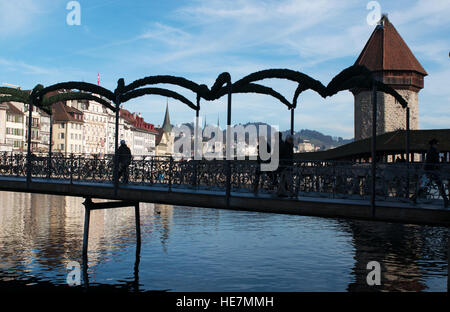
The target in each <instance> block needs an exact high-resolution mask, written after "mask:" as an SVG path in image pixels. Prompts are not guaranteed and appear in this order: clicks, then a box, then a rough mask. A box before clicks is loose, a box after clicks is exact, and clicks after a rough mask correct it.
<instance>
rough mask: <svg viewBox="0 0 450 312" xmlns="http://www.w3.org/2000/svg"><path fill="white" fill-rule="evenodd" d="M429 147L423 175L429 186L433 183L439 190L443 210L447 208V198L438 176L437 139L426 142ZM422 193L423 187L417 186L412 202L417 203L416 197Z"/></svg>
mask: <svg viewBox="0 0 450 312" xmlns="http://www.w3.org/2000/svg"><path fill="white" fill-rule="evenodd" d="M428 144H429V145H430V148H429V149H428V152H427V156H426V159H425V166H424V169H425V175H426V177H427V178H428V180H429V184H431V183H432V182H435V183H436V185H437V186H438V188H439V193H440V194H441V196H442V198H443V199H444V206H445V208H447V207H448V198H447V195H446V194H445V189H444V185H443V184H442V181H441V178H440V175H439V150H438V145H439V141H438V140H437V139H432V140H431V141H430V142H428ZM423 191H424V187H423V186H422V185H418V187H417V191H416V194H414V196H413V197H412V200H413V201H414V203H416V201H417V197H420V196H421V195H422V193H423Z"/></svg>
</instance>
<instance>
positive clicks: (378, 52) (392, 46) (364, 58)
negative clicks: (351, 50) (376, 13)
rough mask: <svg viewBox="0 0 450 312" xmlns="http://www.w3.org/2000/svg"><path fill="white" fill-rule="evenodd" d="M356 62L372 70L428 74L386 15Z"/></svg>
mask: <svg viewBox="0 0 450 312" xmlns="http://www.w3.org/2000/svg"><path fill="white" fill-rule="evenodd" d="M355 64H356V65H364V66H366V67H367V68H368V69H369V70H371V71H394V70H395V71H398V70H401V71H415V72H418V73H419V74H421V75H423V76H426V75H428V74H427V72H426V71H425V69H424V68H423V67H422V65H420V63H419V61H418V60H417V59H416V57H415V56H414V54H413V53H412V52H411V50H410V49H409V47H408V45H407V44H406V43H405V41H404V40H403V39H402V37H401V36H400V34H399V33H398V32H397V30H396V29H395V27H394V26H393V25H392V24H391V22H389V20H388V18H387V17H386V16H383V18H382V20H381V24H380V25H378V26H377V27H376V28H375V30H374V31H373V33H372V35H371V36H370V38H369V41H367V43H366V46H365V47H364V49H363V50H362V52H361V54H360V55H359V57H358V59H357V60H356V62H355Z"/></svg>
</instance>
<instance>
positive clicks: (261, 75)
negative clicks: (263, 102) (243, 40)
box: [233, 68, 327, 97]
mask: <svg viewBox="0 0 450 312" xmlns="http://www.w3.org/2000/svg"><path fill="white" fill-rule="evenodd" d="M272 78H277V79H287V80H291V81H294V82H297V83H299V84H301V85H302V86H303V88H304V89H305V90H307V89H311V90H314V91H316V92H317V93H319V94H320V95H321V96H322V97H326V95H327V93H326V88H325V86H324V85H323V84H322V83H321V82H320V81H318V80H315V79H313V78H311V77H310V76H308V75H306V74H304V73H301V72H298V71H294V70H291V69H279V68H278V69H266V70H262V71H258V72H254V73H252V74H249V75H247V76H245V77H244V78H242V79H240V80H238V81H236V82H235V83H234V84H233V87H237V88H239V87H240V86H242V85H246V84H249V83H251V82H254V81H259V80H264V79H272Z"/></svg>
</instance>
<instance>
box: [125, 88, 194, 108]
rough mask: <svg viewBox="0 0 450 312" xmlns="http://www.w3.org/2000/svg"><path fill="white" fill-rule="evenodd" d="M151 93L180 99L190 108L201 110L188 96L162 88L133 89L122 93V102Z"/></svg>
mask: <svg viewBox="0 0 450 312" xmlns="http://www.w3.org/2000/svg"><path fill="white" fill-rule="evenodd" d="M151 94H155V95H161V96H165V97H170V98H173V99H175V100H178V101H180V102H182V103H184V104H186V105H187V106H189V107H190V108H192V109H193V110H199V107H198V106H197V105H195V104H194V103H192V102H191V101H189V100H188V99H187V98H186V97H184V96H182V95H181V94H179V93H177V92H174V91H171V90H167V89H162V88H141V89H135V90H132V91H129V92H127V93H125V94H122V95H121V97H120V99H121V102H127V101H129V100H131V99H133V98H137V97H140V96H143V95H151Z"/></svg>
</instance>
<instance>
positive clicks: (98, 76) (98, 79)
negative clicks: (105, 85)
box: [97, 73, 100, 85]
mask: <svg viewBox="0 0 450 312" xmlns="http://www.w3.org/2000/svg"><path fill="white" fill-rule="evenodd" d="M97 84H98V85H100V73H97Z"/></svg>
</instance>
